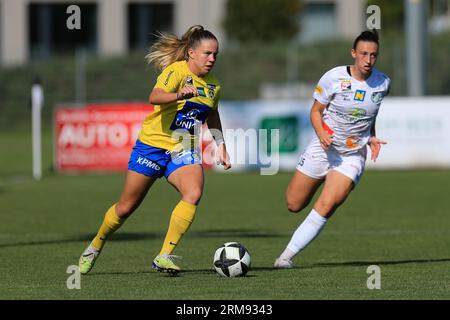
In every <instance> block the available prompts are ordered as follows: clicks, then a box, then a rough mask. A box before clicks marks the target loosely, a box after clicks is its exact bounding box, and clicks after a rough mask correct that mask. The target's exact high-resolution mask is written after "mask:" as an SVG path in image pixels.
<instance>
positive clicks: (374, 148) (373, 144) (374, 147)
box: [369, 137, 387, 162]
mask: <svg viewBox="0 0 450 320" xmlns="http://www.w3.org/2000/svg"><path fill="white" fill-rule="evenodd" d="M386 143H387V142H386V141H383V140H381V139H378V138H377V137H372V138H370V141H369V146H370V152H371V153H372V155H371V157H370V158H371V159H372V161H373V162H376V160H377V158H378V155H379V154H380V150H381V145H382V144H386Z"/></svg>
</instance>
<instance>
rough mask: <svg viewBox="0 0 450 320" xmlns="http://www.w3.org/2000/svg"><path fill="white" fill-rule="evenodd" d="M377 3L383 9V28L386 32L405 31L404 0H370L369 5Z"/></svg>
mask: <svg viewBox="0 0 450 320" xmlns="http://www.w3.org/2000/svg"><path fill="white" fill-rule="evenodd" d="M370 5H377V6H378V7H380V10H381V30H382V31H383V33H385V34H393V33H403V30H404V24H403V23H404V20H405V18H404V14H405V8H404V1H403V0H400V1H392V0H368V1H367V6H370Z"/></svg>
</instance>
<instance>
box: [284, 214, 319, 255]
mask: <svg viewBox="0 0 450 320" xmlns="http://www.w3.org/2000/svg"><path fill="white" fill-rule="evenodd" d="M326 222H327V219H326V218H324V217H322V216H321V215H320V214H318V213H317V211H316V210H314V209H312V210H311V212H310V214H309V215H308V216H307V217H306V219H305V220H304V221H303V223H302V224H301V225H300V226H299V227H298V228H297V230H295V232H294V234H293V235H292V238H291V241H290V242H289V243H288V245H287V247H286V249H285V250H284V252H283V253H282V254H281V256H280V258H281V259H285V260H291V259H292V258H293V257H294V256H296V255H297V254H298V253H299V252H300V251H302V250H303V249H304V248H305V247H306V246H307V245H308V244H309V243H310V242H311V241H313V240H314V238H315V237H317V236H318V235H319V233H320V231H321V230H322V228H323V227H324V226H325V223H326Z"/></svg>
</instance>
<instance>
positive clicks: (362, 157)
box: [297, 137, 367, 186]
mask: <svg viewBox="0 0 450 320" xmlns="http://www.w3.org/2000/svg"><path fill="white" fill-rule="evenodd" d="M366 156H367V149H366V147H364V148H362V149H360V150H358V151H356V152H355V153H352V154H349V155H343V154H340V153H338V152H337V151H336V150H335V149H334V148H330V149H328V150H324V149H323V148H322V146H321V145H320V141H319V139H318V138H317V137H314V139H313V140H312V141H311V142H310V144H309V145H308V146H307V147H306V149H305V151H304V152H303V153H302V154H301V155H300V159H299V161H298V164H297V170H298V171H300V172H302V173H304V174H306V175H307V176H309V177H311V178H314V179H324V178H325V176H326V175H327V173H328V172H329V171H330V170H336V171H339V172H340V173H342V174H343V175H345V176H347V177H349V178H350V179H352V181H353V184H354V185H355V186H356V184H357V183H358V181H359V179H360V178H361V176H362V174H363V172H364V166H365V163H366Z"/></svg>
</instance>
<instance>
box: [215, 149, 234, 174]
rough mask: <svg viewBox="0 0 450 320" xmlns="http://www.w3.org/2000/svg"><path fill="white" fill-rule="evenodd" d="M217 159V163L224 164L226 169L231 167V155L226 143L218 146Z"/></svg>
mask: <svg viewBox="0 0 450 320" xmlns="http://www.w3.org/2000/svg"><path fill="white" fill-rule="evenodd" d="M216 159H217V164H221V165H223V168H224V170H228V169H230V168H231V162H230V156H229V155H228V152H227V147H226V146H225V143H221V144H220V145H219V146H218V147H217V153H216Z"/></svg>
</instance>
